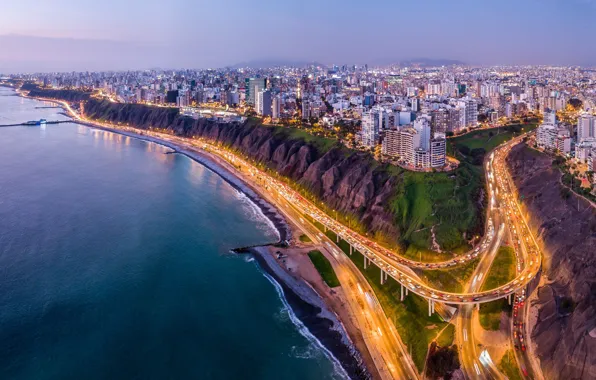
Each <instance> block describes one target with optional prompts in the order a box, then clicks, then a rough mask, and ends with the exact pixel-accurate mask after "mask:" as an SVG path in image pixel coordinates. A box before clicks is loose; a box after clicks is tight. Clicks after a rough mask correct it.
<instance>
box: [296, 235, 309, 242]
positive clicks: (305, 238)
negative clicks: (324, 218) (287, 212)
mask: <svg viewBox="0 0 596 380" xmlns="http://www.w3.org/2000/svg"><path fill="white" fill-rule="evenodd" d="M299 239H300V241H301V242H303V243H312V240H310V238H309V237H308V236H306V235H305V234H302V235H300V237H299Z"/></svg>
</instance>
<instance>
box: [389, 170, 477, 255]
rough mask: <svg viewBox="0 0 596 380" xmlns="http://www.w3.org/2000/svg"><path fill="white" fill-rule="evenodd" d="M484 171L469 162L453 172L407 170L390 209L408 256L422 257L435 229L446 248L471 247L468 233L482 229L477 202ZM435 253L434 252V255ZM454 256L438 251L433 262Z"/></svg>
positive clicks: (457, 250)
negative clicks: (466, 236) (400, 232)
mask: <svg viewBox="0 0 596 380" xmlns="http://www.w3.org/2000/svg"><path fill="white" fill-rule="evenodd" d="M481 174H482V173H481V170H480V169H479V168H475V167H474V166H473V165H470V164H468V163H466V162H463V163H462V164H461V165H460V167H459V168H457V169H456V170H455V171H454V172H451V173H419V172H405V173H404V174H403V180H402V181H401V183H400V185H399V187H398V190H397V192H396V194H395V196H394V197H393V199H392V201H391V204H390V208H391V210H392V212H393V214H394V215H395V220H396V222H397V224H398V226H399V227H400V229H401V231H402V236H401V237H400V239H401V240H402V243H403V244H404V245H405V246H406V247H407V248H408V249H407V250H406V255H407V256H410V257H411V258H416V259H419V257H416V256H419V255H420V251H422V252H425V251H428V249H429V248H430V247H431V246H432V245H431V228H432V227H433V226H434V227H435V230H434V231H435V235H436V240H437V242H438V243H439V245H440V246H441V248H442V250H444V251H452V252H456V253H457V252H461V251H465V250H466V249H468V248H469V246H468V244H467V242H466V239H465V237H464V234H466V233H468V235H469V236H471V234H474V233H475V232H477V233H480V231H481V225H482V223H481V220H482V212H481V211H480V210H479V208H478V206H477V205H476V204H475V202H474V200H475V199H477V194H478V192H479V191H480V189H481V188H482V186H483V182H482V176H481ZM431 256H432V255H431ZM449 257H451V255H450V254H448V253H443V254H437V255H436V256H435V257H434V258H431V260H429V261H442V260H446V259H448V258H449Z"/></svg>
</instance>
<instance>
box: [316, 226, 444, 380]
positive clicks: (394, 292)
mask: <svg viewBox="0 0 596 380" xmlns="http://www.w3.org/2000/svg"><path fill="white" fill-rule="evenodd" d="M305 218H307V219H308V220H310V221H311V222H313V224H314V225H315V226H316V227H317V228H319V230H321V232H323V231H324V228H323V226H322V225H321V224H320V223H318V222H316V221H313V219H312V218H310V217H308V216H305ZM325 235H327V237H329V239H331V240H332V241H334V242H335V241H337V240H336V235H335V233H334V232H332V231H327V232H326V233H325ZM336 245H337V246H338V247H339V248H340V249H341V250H342V251H343V252H344V253H345V254H346V255H347V256H348V257H349V258H350V259H351V260H352V262H353V263H354V265H356V267H357V268H358V269H359V270H360V271H361V272H362V274H363V275H364V277H365V278H366V279H367V281H368V283H369V284H370V286H371V288H372V289H373V291H374V292H375V295H376V296H377V299H378V300H379V303H380V304H381V307H382V308H383V311H384V312H385V314H386V315H387V317H388V318H390V319H391V321H393V324H394V325H395V328H396V329H397V332H398V334H399V336H400V338H401V339H402V341H403V342H404V344H405V345H406V346H407V348H408V352H411V356H412V360H413V361H414V364H415V365H416V368H418V371H420V372H421V371H422V370H423V369H424V362H425V360H426V354H427V351H428V347H429V345H430V343H431V342H432V341H433V340H434V339H435V338H436V336H437V333H438V332H439V331H440V330H441V329H443V328H444V327H445V326H446V325H447V323H446V322H444V321H443V320H442V319H441V317H440V316H439V315H438V314H437V313H434V314H433V315H432V316H430V317H429V316H428V301H427V300H425V299H423V298H421V297H419V296H416V295H414V294H412V293H410V294H409V295H408V296H406V297H405V298H404V301H403V302H401V301H400V297H401V290H400V286H401V285H400V284H399V283H398V282H397V281H395V280H393V279H392V278H391V277H389V278H388V279H387V281H386V282H385V284H384V285H381V271H380V269H379V267H377V266H375V265H369V266H368V268H367V269H364V256H363V255H362V254H361V253H360V252H358V251H357V250H354V251H353V253H352V255H349V252H350V246H349V244H348V243H347V242H346V241H345V240H341V239H340V242H339V243H338V244H336Z"/></svg>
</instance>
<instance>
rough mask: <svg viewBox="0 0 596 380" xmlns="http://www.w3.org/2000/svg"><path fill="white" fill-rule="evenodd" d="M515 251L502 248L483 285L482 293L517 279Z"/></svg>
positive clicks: (509, 248)
mask: <svg viewBox="0 0 596 380" xmlns="http://www.w3.org/2000/svg"><path fill="white" fill-rule="evenodd" d="M515 264H516V259H515V251H514V250H513V248H512V247H506V246H503V247H500V248H499V251H498V252H497V255H496V256H495V259H494V260H493V263H492V265H491V266H490V269H489V271H488V273H487V274H486V279H485V280H484V283H483V284H482V291H485V290H491V289H495V288H498V287H499V286H501V285H505V284H506V283H508V282H509V281H511V280H513V279H514V278H515Z"/></svg>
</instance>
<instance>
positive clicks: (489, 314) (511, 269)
mask: <svg viewBox="0 0 596 380" xmlns="http://www.w3.org/2000/svg"><path fill="white" fill-rule="evenodd" d="M515 263H516V260H515V251H514V250H513V248H511V247H500V248H499V251H498V252H497V255H496V256H495V259H494V261H493V263H492V265H491V267H490V269H489V271H488V273H487V275H486V279H485V281H484V283H483V284H482V288H481V290H482V291H486V290H491V289H495V288H498V287H499V286H501V285H505V284H506V283H508V282H509V281H511V280H513V278H514V277H515ZM510 310H511V306H510V305H509V304H508V302H507V300H505V299H499V300H496V301H492V302H487V303H483V304H481V305H480V310H479V312H478V316H479V320H480V325H481V326H482V328H483V329H485V330H490V331H496V330H499V328H500V326H501V315H502V314H503V312H509V311H510Z"/></svg>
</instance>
